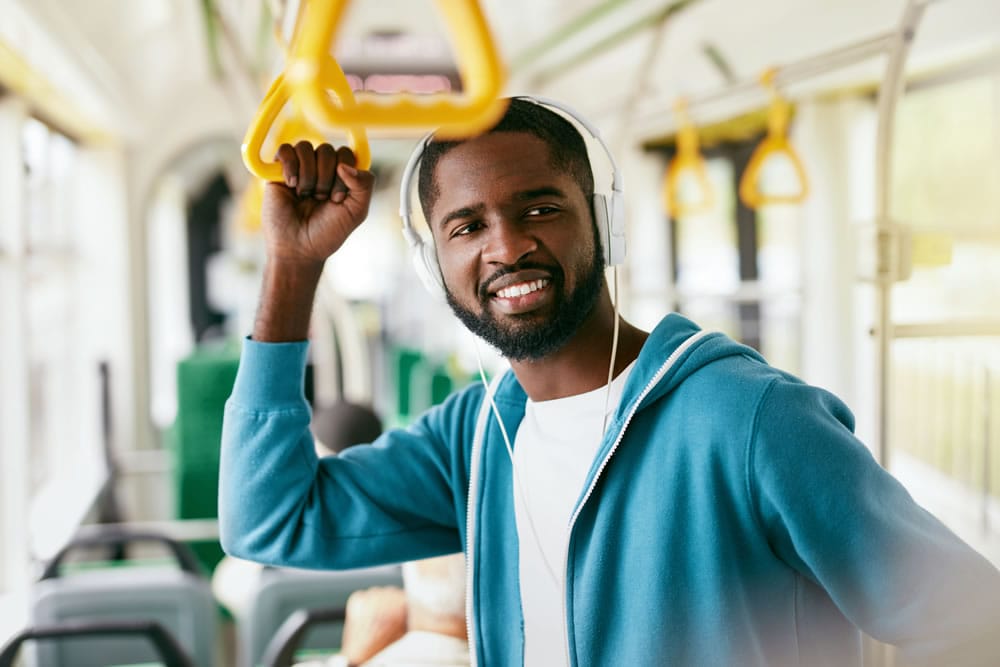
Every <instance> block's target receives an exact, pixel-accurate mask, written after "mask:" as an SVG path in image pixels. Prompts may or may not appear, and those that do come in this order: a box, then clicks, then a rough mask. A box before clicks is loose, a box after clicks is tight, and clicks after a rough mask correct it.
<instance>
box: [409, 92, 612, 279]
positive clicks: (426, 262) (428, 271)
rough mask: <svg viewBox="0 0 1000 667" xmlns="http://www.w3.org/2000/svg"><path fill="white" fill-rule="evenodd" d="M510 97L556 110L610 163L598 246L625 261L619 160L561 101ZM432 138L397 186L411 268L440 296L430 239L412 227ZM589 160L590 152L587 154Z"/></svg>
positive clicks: (598, 211)
mask: <svg viewBox="0 0 1000 667" xmlns="http://www.w3.org/2000/svg"><path fill="white" fill-rule="evenodd" d="M511 99H512V100H524V101H526V102H531V103H532V104H537V105H538V106H540V107H543V108H546V109H549V110H550V111H551V110H553V109H555V110H557V111H559V112H561V113H560V114H559V115H561V116H563V117H564V118H567V119H568V120H570V121H572V122H573V124H575V125H579V126H581V127H583V129H584V130H586V131H587V133H588V134H589V135H590V136H591V138H593V139H594V141H596V142H597V143H598V144H599V145H600V147H601V149H602V150H603V151H604V154H605V155H606V156H607V159H608V162H609V163H610V165H611V193H610V195H604V194H600V193H597V192H595V193H594V200H593V204H594V219H595V223H596V224H597V229H598V232H599V235H600V239H601V247H602V250H603V253H604V263H605V265H608V266H612V265H616V264H621V263H622V262H624V261H625V199H624V192H623V191H624V184H623V183H622V175H621V172H619V171H618V163H617V162H615V157H614V155H613V154H612V153H611V149H610V148H608V145H607V144H606V143H605V142H604V139H602V138H601V132H600V130H598V129H597V128H596V127H595V126H594V125H592V124H591V123H590V122H589V121H588V120H587V119H585V118H584V117H583V116H581V115H580V114H579V113H577V112H576V111H574V110H573V109H572V108H570V107H569V106H567V105H565V104H563V103H562V102H557V101H556V100H553V99H550V98H547V97H535V96H527V95H518V96H515V97H512V98H511ZM433 139H434V133H433V132H430V133H428V134H427V135H425V136H424V137H423V138H422V139H421V140H420V141H419V142H418V143H417V145H416V147H415V148H414V150H413V152H412V153H411V154H410V157H409V159H408V160H407V161H406V166H405V167H404V168H403V173H402V176H401V178H400V186H399V217H400V218H401V219H402V221H403V236H404V237H405V238H406V242H407V244H408V245H409V246H410V250H411V253H412V255H413V264H414V268H415V269H416V270H417V274H418V275H419V276H420V278H421V280H422V281H423V283H424V285H425V286H426V287H427V289H428V290H430V291H431V292H432V293H434V294H437V295H439V296H441V297H443V296H444V290H445V287H444V279H443V278H442V277H441V269H440V267H439V266H438V262H437V254H436V252H435V249H434V242H433V240H426V239H424V238H423V237H422V236H421V235H420V233H419V232H417V230H416V229H415V228H414V226H413V208H412V206H413V205H412V196H411V195H412V189H413V180H414V176H415V174H416V172H417V168H418V165H419V164H420V160H421V158H422V157H423V155H424V151H425V150H426V149H427V146H428V144H430V142H431V141H432V140H433ZM588 160H589V154H588Z"/></svg>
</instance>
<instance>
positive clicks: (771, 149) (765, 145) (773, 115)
mask: <svg viewBox="0 0 1000 667" xmlns="http://www.w3.org/2000/svg"><path fill="white" fill-rule="evenodd" d="M777 75H778V71H777V70H776V69H774V68H770V69H767V70H765V71H764V73H763V74H761V76H760V82H761V85H763V86H764V87H765V88H767V89H768V90H769V91H770V92H771V107H770V108H769V109H768V112H767V136H766V137H765V138H764V140H763V141H762V142H760V144H759V145H758V146H757V148H756V149H754V152H753V154H752V155H751V156H750V162H749V163H748V164H747V167H746V169H745V170H744V171H743V176H742V177H741V178H740V199H742V200H743V203H744V204H746V205H747V206H749V207H750V208H760V207H761V206H767V205H769V204H800V203H802V202H803V201H805V198H806V197H808V196H809V179H808V178H807V177H806V169H805V167H804V166H803V165H802V160H801V159H800V158H799V154H798V153H797V152H795V149H794V148H792V145H791V144H790V143H789V142H788V121H789V118H790V117H791V115H792V107H791V105H790V104H789V103H788V102H787V101H786V100H785V99H783V98H782V97H781V95H780V94H779V93H778V89H777V87H776V86H775V83H774V81H775V78H776V77H777ZM772 155H785V157H787V158H788V160H789V162H791V164H792V168H793V169H795V174H796V177H797V178H798V181H799V191H798V192H797V193H796V194H791V195H766V194H764V193H763V192H761V191H760V175H761V170H762V169H763V167H764V163H765V162H767V161H768V160H769V159H770V158H771V156H772Z"/></svg>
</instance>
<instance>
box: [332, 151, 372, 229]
mask: <svg viewBox="0 0 1000 667" xmlns="http://www.w3.org/2000/svg"><path fill="white" fill-rule="evenodd" d="M337 175H338V176H339V177H340V179H341V180H342V181H343V182H344V185H346V186H347V193H346V195H347V196H346V198H345V199H344V202H343V203H344V205H346V206H347V207H348V208H349V209H350V210H351V212H352V213H353V214H354V215H356V216H361V217H364V216H367V215H368V205H369V204H370V203H371V199H372V191H373V190H374V188H375V174H373V173H372V172H370V171H364V170H361V169H357V168H356V167H353V166H351V165H349V164H347V163H345V162H341V163H340V164H338V165H337Z"/></svg>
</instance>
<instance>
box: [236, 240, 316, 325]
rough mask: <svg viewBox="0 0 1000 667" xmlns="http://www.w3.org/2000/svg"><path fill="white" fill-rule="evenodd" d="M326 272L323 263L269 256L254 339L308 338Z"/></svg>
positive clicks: (265, 266)
mask: <svg viewBox="0 0 1000 667" xmlns="http://www.w3.org/2000/svg"><path fill="white" fill-rule="evenodd" d="M322 273H323V262H316V261H313V260H300V259H292V258H287V257H268V259H267V262H266V263H265V264H264V278H263V281H262V285H261V295H260V304H259V307H258V309H257V318H256V320H255V321H254V329H253V335H252V338H253V339H254V340H257V341H261V342H269V343H281V342H292V341H302V340H306V339H307V338H308V337H309V320H310V318H311V316H312V307H313V299H314V297H315V295H316V286H317V285H318V284H319V279H320V276H321V275H322Z"/></svg>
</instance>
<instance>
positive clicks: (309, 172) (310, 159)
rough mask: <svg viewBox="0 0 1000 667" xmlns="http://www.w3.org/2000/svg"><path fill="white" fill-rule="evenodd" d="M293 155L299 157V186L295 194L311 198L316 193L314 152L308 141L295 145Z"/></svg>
mask: <svg viewBox="0 0 1000 667" xmlns="http://www.w3.org/2000/svg"><path fill="white" fill-rule="evenodd" d="M295 154H296V155H298V156H299V184H298V186H297V187H296V188H295V194H297V195H298V196H299V197H312V194H313V192H315V191H316V151H314V150H313V147H312V144H311V143H309V142H308V141H300V142H299V143H297V144H295Z"/></svg>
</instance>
